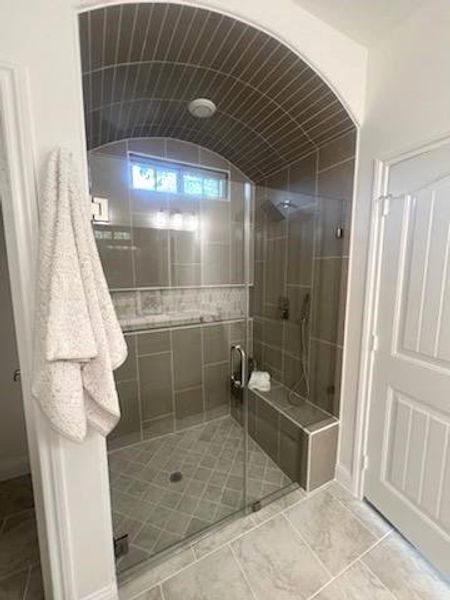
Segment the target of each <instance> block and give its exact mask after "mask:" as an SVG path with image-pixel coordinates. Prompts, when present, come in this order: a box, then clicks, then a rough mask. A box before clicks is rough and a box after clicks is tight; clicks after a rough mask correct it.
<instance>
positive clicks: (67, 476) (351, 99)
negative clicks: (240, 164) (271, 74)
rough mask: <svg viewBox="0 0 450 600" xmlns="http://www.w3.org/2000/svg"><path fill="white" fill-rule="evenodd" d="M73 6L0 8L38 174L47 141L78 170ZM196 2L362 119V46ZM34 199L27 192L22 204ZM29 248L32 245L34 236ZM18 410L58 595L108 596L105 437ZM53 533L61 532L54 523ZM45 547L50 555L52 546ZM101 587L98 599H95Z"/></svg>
mask: <svg viewBox="0 0 450 600" xmlns="http://www.w3.org/2000/svg"><path fill="white" fill-rule="evenodd" d="M75 4H78V3H74V2H72V1H71V0H3V1H2V2H1V5H0V69H1V67H2V65H1V63H2V62H7V63H12V64H14V65H17V66H18V67H20V68H21V69H23V70H24V71H25V73H26V77H27V80H28V96H29V99H30V108H31V119H30V120H31V128H30V131H27V132H26V141H27V144H28V145H29V147H30V148H31V153H32V155H34V157H35V160H34V163H33V164H25V165H23V167H24V168H25V169H28V170H34V171H35V173H36V174H37V175H38V176H40V175H41V174H42V170H43V167H44V163H45V159H46V157H47V155H48V152H49V150H50V149H51V148H53V147H54V146H65V147H68V148H69V149H70V150H72V152H73V153H74V155H75V158H76V160H78V162H79V167H80V170H81V171H83V169H84V168H85V143H84V126H83V116H82V95H81V77H80V65H79V55H78V36H77V29H76V18H75V10H74V6H75ZM83 5H84V6H87V5H92V2H84V3H83ZM203 5H204V6H206V7H208V6H209V7H212V8H217V9H223V11H224V12H227V13H230V14H235V15H236V16H240V17H242V18H243V19H244V20H248V21H249V22H251V23H253V24H255V25H257V26H260V27H261V28H263V29H266V30H267V31H268V32H272V33H274V34H276V35H277V37H279V38H280V39H281V40H284V41H285V42H287V43H288V44H289V45H290V46H291V47H292V48H294V49H297V50H300V52H301V54H302V56H303V57H304V58H305V59H306V60H307V61H309V62H310V64H311V65H313V66H316V67H317V68H318V69H319V70H320V73H321V74H322V75H323V76H324V77H325V79H326V80H327V81H329V82H330V83H331V84H332V85H333V87H334V88H335V90H336V91H337V92H338V93H339V95H340V96H341V98H342V99H343V101H344V102H345V104H346V105H347V106H348V107H349V108H350V110H351V112H352V113H353V115H354V116H355V117H356V118H357V119H360V118H361V115H362V108H363V98H364V68H365V58H366V53H365V50H364V49H363V48H362V47H361V46H359V45H357V44H355V43H354V42H352V41H351V40H349V39H347V38H346V37H345V36H343V35H341V34H339V33H337V32H336V31H334V30H333V29H332V28H330V27H329V26H327V25H325V24H323V23H321V22H320V21H318V20H317V19H315V18H314V17H312V16H310V15H309V14H308V13H306V12H304V11H303V10H301V9H300V8H299V7H296V6H295V5H294V4H293V3H292V2H291V1H290V0H278V2H276V3H275V2H271V1H269V0H245V1H244V2H243V1H242V0H208V1H206V0H205V2H204V3H203ZM86 183H87V182H86V180H85V184H86ZM86 189H87V185H86ZM33 201H34V198H33V195H32V194H30V196H29V202H33ZM29 244H30V245H31V246H33V244H34V240H29ZM27 415H31V417H30V418H33V419H37V420H38V421H39V423H40V425H39V427H38V432H39V436H40V438H39V440H40V444H41V446H42V447H44V446H45V450H46V452H47V454H48V456H49V457H50V461H51V462H52V469H53V470H54V472H56V473H57V474H58V477H57V481H49V480H47V488H48V489H47V495H51V496H52V497H54V498H56V499H57V501H56V504H55V506H56V508H57V509H58V510H59V511H60V512H59V513H58V514H64V515H66V522H65V523H64V526H65V529H63V535H62V536H61V535H60V536H59V537H60V538H62V539H59V546H58V547H60V548H61V549H62V550H61V552H62V553H63V555H64V556H65V557H66V559H67V560H66V565H65V566H66V569H67V574H66V576H65V579H66V581H65V582H64V585H65V586H66V588H65V589H67V590H70V592H67V593H64V595H61V594H60V595H59V597H58V600H59V598H62V597H64V599H65V600H78V599H82V598H87V597H88V596H91V595H93V594H95V597H96V598H100V597H102V598H105V599H106V598H109V597H113V595H114V582H115V574H114V563H113V558H112V546H111V538H112V530H111V522H110V512H109V511H110V507H109V490H108V480H107V463H106V450H105V443H104V440H103V439H102V438H101V437H100V436H98V435H97V434H94V433H92V434H91V435H90V436H89V438H88V439H87V440H86V442H85V443H84V444H83V445H76V444H74V443H71V442H69V441H67V440H64V439H61V438H59V437H58V436H56V434H54V433H53V432H51V431H50V430H46V429H45V428H46V427H47V426H46V423H45V421H44V420H43V419H42V417H41V416H40V414H37V415H35V416H33V410H30V411H28V409H27ZM41 421H42V423H41ZM42 428H43V429H42ZM55 457H57V458H55ZM52 486H53V487H52ZM38 497H39V494H38ZM58 506H59V508H58ZM39 512H40V511H38V513H39ZM46 517H47V528H48V529H50V528H51V526H54V525H55V519H56V517H55V514H53V513H52V514H49V513H48V512H47V515H46ZM58 534H61V531H59V528H58V527H57V531H56V536H58ZM51 541H52V538H51V536H50V542H51ZM50 551H51V552H52V551H53V552H56V550H55V548H54V547H53V546H52V543H50ZM102 590H103V593H102V595H101V596H100V595H97V594H99V592H101V591H102ZM92 597H93V596H92Z"/></svg>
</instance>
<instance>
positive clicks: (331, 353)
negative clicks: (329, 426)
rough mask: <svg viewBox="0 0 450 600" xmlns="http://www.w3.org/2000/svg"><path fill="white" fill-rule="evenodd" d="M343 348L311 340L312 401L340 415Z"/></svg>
mask: <svg viewBox="0 0 450 600" xmlns="http://www.w3.org/2000/svg"><path fill="white" fill-rule="evenodd" d="M341 367H342V350H341V349H340V348H338V347H337V346H334V345H333V344H328V343H326V342H320V341H318V340H312V341H311V367H310V387H311V392H310V393H311V396H310V398H311V401H312V402H313V403H314V404H317V406H320V408H323V409H324V410H326V411H328V412H330V413H331V414H333V415H334V416H335V417H339V404H340V402H339V398H340V386H341Z"/></svg>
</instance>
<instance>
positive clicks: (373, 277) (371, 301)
mask: <svg viewBox="0 0 450 600" xmlns="http://www.w3.org/2000/svg"><path fill="white" fill-rule="evenodd" d="M448 144H450V134H449V135H446V136H445V137H442V138H438V139H435V140H432V141H429V142H427V143H424V144H422V145H420V146H414V147H413V148H411V149H410V150H406V151H404V152H401V153H398V154H394V155H392V156H390V157H388V158H386V159H384V160H381V159H375V160H374V166H373V185H372V197H371V209H370V231H369V248H368V254H367V267H366V277H365V296H364V304H363V311H364V312H363V325H362V333H361V351H360V365H359V371H358V395H357V405H356V406H357V411H356V419H355V443H354V449H353V491H354V493H355V495H356V496H357V497H358V498H360V499H362V498H363V497H364V480H365V472H366V469H367V461H368V454H367V442H368V435H369V426H370V423H369V420H370V418H369V417H370V407H371V404H372V379H373V364H374V334H375V332H376V308H377V301H378V294H379V272H380V267H381V250H382V244H381V242H382V233H383V221H382V213H383V205H384V200H385V198H386V194H387V191H388V186H389V174H390V169H391V167H393V166H395V165H397V164H398V163H400V162H404V161H405V160H408V159H410V158H414V157H416V156H420V155H421V154H424V153H426V152H429V151H430V150H435V149H437V148H440V147H441V146H445V145H448Z"/></svg>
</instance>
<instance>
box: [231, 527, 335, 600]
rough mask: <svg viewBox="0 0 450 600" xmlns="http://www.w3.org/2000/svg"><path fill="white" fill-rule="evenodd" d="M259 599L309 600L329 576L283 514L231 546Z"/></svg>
mask: <svg viewBox="0 0 450 600" xmlns="http://www.w3.org/2000/svg"><path fill="white" fill-rule="evenodd" d="M231 547H232V548H233V550H234V553H235V556H236V558H237V560H238V561H239V562H240V564H241V566H242V568H243V570H244V572H245V574H246V576H247V579H248V581H249V583H250V585H251V586H252V589H253V591H254V592H255V595H256V597H257V599H258V600H266V598H276V599H277V600H298V599H300V600H301V599H306V598H309V597H310V596H311V595H312V594H314V593H315V592H317V590H318V589H319V588H321V587H322V586H323V585H324V584H325V583H326V582H327V581H328V580H330V579H331V577H330V575H329V574H328V573H327V572H326V570H325V569H324V567H323V566H322V565H321V564H320V562H319V560H318V559H317V557H316V556H314V554H313V553H312V552H311V550H310V549H309V548H308V547H307V545H306V544H305V543H304V542H303V541H302V540H301V538H300V536H299V535H298V533H297V532H296V531H295V530H294V528H293V527H292V526H291V525H290V524H289V522H288V521H287V519H285V517H284V516H283V515H278V516H276V517H274V518H273V519H271V520H269V521H267V522H266V523H264V524H263V525H260V526H259V527H256V528H255V529H253V530H252V531H250V532H249V533H247V534H245V535H244V536H242V537H240V538H238V539H237V540H236V541H234V542H233V543H232V544H231Z"/></svg>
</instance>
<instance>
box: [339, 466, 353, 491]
mask: <svg viewBox="0 0 450 600" xmlns="http://www.w3.org/2000/svg"><path fill="white" fill-rule="evenodd" d="M336 480H337V481H339V483H340V484H341V485H343V486H344V487H345V488H347V489H348V491H349V492H350V493H352V494H354V490H353V477H352V474H351V472H350V471H349V470H348V469H347V467H344V465H336Z"/></svg>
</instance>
